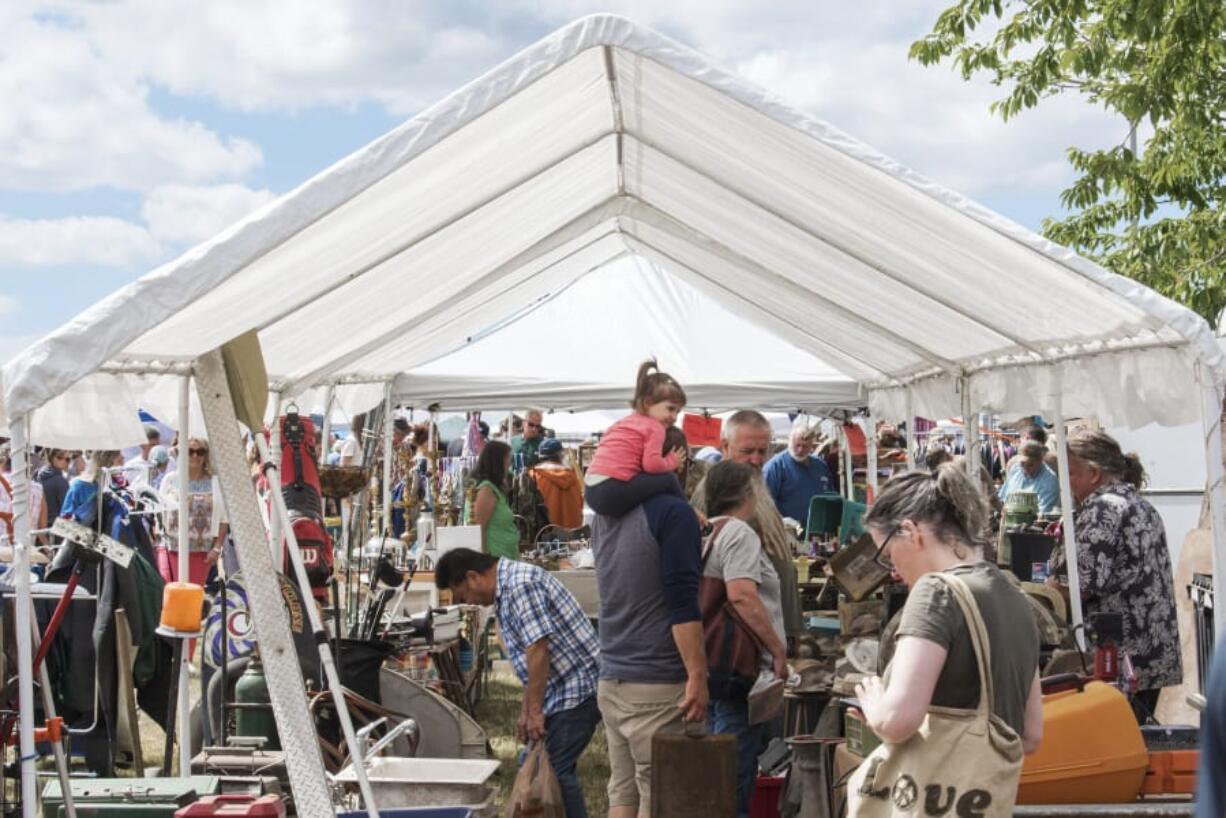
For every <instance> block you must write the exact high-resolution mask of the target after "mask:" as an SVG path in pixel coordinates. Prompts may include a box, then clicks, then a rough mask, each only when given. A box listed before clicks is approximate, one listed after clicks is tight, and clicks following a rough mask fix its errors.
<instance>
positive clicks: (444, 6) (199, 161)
mask: <svg viewBox="0 0 1226 818" xmlns="http://www.w3.org/2000/svg"><path fill="white" fill-rule="evenodd" d="M943 6H944V3H942V2H934V0H876V1H874V0H869V2H867V3H861V4H846V3H843V2H841V0H818V2H804V3H799V2H798V3H771V2H757V3H753V4H750V3H747V2H721V1H720V0H708V2H699V1H698V0H654V1H653V2H645V0H625V1H624V2H611V3H604V4H601V5H595V4H591V3H586V2H582V0H533V1H532V2H528V0H524V1H523V2H519V1H517V0H509V1H508V2H500V3H497V4H489V5H484V4H479V3H472V2H395V1H394V0H367V1H366V2H347V1H346V0H329V1H328V2H305V1H304V2H290V1H289V0H284V1H283V2H282V1H277V2H273V1H271V0H269V1H268V2H236V1H234V0H217V1H216V2H210V3H192V4H185V3H164V2H159V0H114V2H108V3H105V4H95V3H74V2H51V3H39V2H28V3H22V2H17V3H6V4H4V5H3V7H0V29H3V30H5V31H6V32H8V33H9V35H8V36H6V37H5V38H3V41H0V318H3V321H4V324H3V326H4V329H3V331H2V332H0V360H3V359H7V358H8V357H10V356H11V355H12V354H13V353H14V352H16V351H17V350H19V349H20V348H22V347H23V346H25V345H27V344H28V343H30V342H31V341H33V340H34V339H36V338H37V337H38V336H40V335H42V334H44V333H46V332H49V331H51V330H52V329H54V328H55V327H57V326H59V325H60V324H62V323H64V322H65V321H67V320H68V319H69V318H71V317H72V316H73V315H75V314H76V313H78V312H80V311H81V310H82V309H84V308H86V307H87V306H89V305H90V304H92V303H93V302H95V301H97V300H98V299H99V298H101V297H103V296H105V295H106V294H107V293H109V292H111V291H113V290H115V289H116V288H118V287H120V286H122V285H123V284H124V283H126V282H128V281H131V280H133V279H135V278H137V277H139V276H140V275H142V274H144V273H145V272H148V271H149V270H151V269H153V268H154V267H156V266H157V265H158V264H160V263H163V262H165V261H167V260H170V259H173V258H174V257H176V256H177V255H179V254H180V253H182V252H184V251H185V250H187V249H188V248H190V247H191V246H193V245H194V244H196V243H198V242H200V241H203V240H205V239H207V238H208V237H209V236H211V235H213V234H214V233H216V232H217V231H219V230H221V229H223V228H224V227H226V226H227V225H229V224H230V223H232V222H233V221H235V220H237V219H239V218H241V217H242V216H244V215H245V214H246V213H248V212H250V211H251V210H252V209H254V208H256V207H258V206H260V205H262V204H263V203H265V202H267V201H269V200H270V199H271V198H273V197H275V196H276V195H277V194H280V193H284V192H286V191H288V190H290V189H292V188H293V187H295V186H296V185H297V184H299V183H301V182H302V181H304V180H305V179H307V178H309V177H310V176H312V175H313V174H315V173H317V172H318V171H320V170H322V169H324V168H325V167H327V166H328V165H330V164H331V163H333V162H335V161H336V160H338V159H340V158H342V157H343V156H345V155H346V154H348V153H350V152H351V151H353V150H355V149H357V148H359V147H361V146H362V145H364V144H366V143H367V142H369V141H371V140H373V139H374V138H376V137H378V136H379V135H381V134H383V133H384V132H386V131H387V130H389V129H390V128H392V127H394V126H395V125H396V124H398V123H400V122H402V121H403V120H404V119H406V118H408V117H410V116H411V115H412V114H413V113H415V112H416V111H418V110H420V109H421V108H422V107H424V106H425V105H427V104H429V103H430V102H431V101H433V100H435V99H437V98H439V97H440V96H442V95H443V94H445V93H447V92H448V91H450V90H452V89H454V88H456V87H458V86H459V85H461V84H463V83H464V82H467V81H469V80H471V79H473V78H475V77H477V76H479V75H480V74H481V73H483V72H484V71H486V70H488V69H489V68H491V67H493V66H494V65H496V64H497V63H498V62H499V61H501V60H502V59H505V58H506V57H508V56H510V55H512V54H514V53H515V52H516V51H518V50H520V49H521V48H523V47H525V46H527V45H528V44H530V43H531V42H533V41H534V40H536V39H537V38H539V37H540V36H543V35H544V34H546V33H548V32H549V31H551V30H553V29H554V28H556V27H558V26H560V25H563V24H565V23H566V22H568V21H570V20H572V19H574V18H575V17H578V16H581V15H582V14H586V13H591V12H594V11H614V12H617V13H622V14H624V15H626V16H627V17H630V18H631V19H633V20H636V21H637V22H640V23H642V24H644V25H649V26H652V27H654V28H657V29H659V30H661V31H663V32H665V33H667V34H669V35H670V36H673V37H675V38H677V39H679V40H681V41H683V42H685V43H687V44H689V45H691V46H693V47H695V48H697V49H698V50H700V51H702V52H704V53H706V54H708V55H710V56H712V57H714V58H715V59H717V60H719V61H720V62H722V63H723V64H725V65H726V66H728V67H729V68H731V69H732V70H734V71H737V72H739V73H741V74H742V75H744V76H745V77H747V78H748V79H750V80H752V81H755V82H757V83H759V84H760V85H763V86H764V87H767V88H769V89H770V90H772V91H774V92H776V93H777V94H779V95H781V96H783V97H784V98H785V99H787V100H789V101H790V102H792V104H794V105H795V106H796V107H798V108H800V109H802V110H805V111H807V112H809V113H812V114H814V115H816V116H819V117H821V118H823V119H826V120H828V121H830V122H832V123H834V124H836V125H838V126H839V127H840V128H842V129H843V130H845V131H847V132H848V133H851V134H852V135H854V136H856V137H858V138H860V139H862V140H864V141H865V142H868V143H869V144H871V145H874V146H875V147H877V148H879V149H880V150H882V151H883V152H885V153H887V154H888V155H891V156H893V157H894V158H896V159H898V160H899V161H901V162H903V163H904V164H906V165H908V166H910V167H912V168H914V169H915V170H918V171H920V172H921V173H924V174H926V175H928V176H930V177H932V178H934V179H936V180H938V181H940V182H942V183H943V184H945V185H947V186H949V187H952V188H954V189H957V190H960V191H962V192H964V193H966V194H967V195H969V196H970V197H972V198H974V199H977V200H978V201H980V202H982V203H984V204H986V205H987V206H989V207H991V208H993V209H994V210H997V211H998V212H1000V213H1003V214H1004V215H1006V216H1008V217H1010V218H1012V219H1014V220H1015V221H1018V222H1020V223H1022V224H1024V225H1026V226H1028V227H1031V228H1036V229H1037V227H1038V226H1039V223H1040V221H1041V219H1042V218H1043V217H1044V216H1045V215H1051V214H1053V213H1055V212H1056V211H1057V210H1058V207H1059V191H1060V190H1061V189H1062V188H1063V187H1064V186H1065V185H1066V184H1067V183H1068V182H1069V181H1070V180H1071V178H1072V177H1071V173H1070V171H1069V169H1068V167H1067V164H1066V163H1065V161H1064V151H1065V149H1066V148H1067V147H1068V146H1070V145H1074V144H1076V145H1079V146H1083V147H1085V146H1093V145H1098V144H1106V143H1115V142H1118V141H1119V140H1120V139H1121V138H1122V137H1123V134H1124V126H1123V125H1122V124H1121V123H1118V122H1115V121H1113V120H1111V119H1109V118H1107V117H1106V116H1105V115H1103V114H1101V113H1100V112H1097V111H1094V110H1091V109H1089V108H1088V107H1086V106H1084V105H1082V104H1081V103H1080V102H1079V101H1077V100H1074V99H1066V100H1056V101H1054V102H1050V103H1047V104H1045V105H1044V106H1042V107H1041V108H1040V109H1039V110H1037V111H1033V112H1029V113H1027V114H1025V115H1023V116H1022V117H1020V118H1019V119H1018V120H1016V121H1015V122H1013V123H1009V124H1008V125H1005V124H1002V123H1000V122H998V121H996V120H994V119H993V118H992V117H990V116H989V114H988V110H987V106H988V103H989V102H990V101H991V100H992V99H994V98H995V97H996V95H997V94H998V89H994V88H992V87H991V86H990V85H988V84H987V83H984V82H974V83H965V82H963V81H962V80H961V79H960V78H958V77H956V76H954V74H953V72H952V71H951V70H949V69H948V68H947V67H938V68H927V69H926V68H923V67H921V66H919V65H918V64H916V63H913V62H909V61H908V60H907V58H906V53H907V46H908V44H909V43H910V42H911V41H912V40H914V39H915V38H917V37H919V36H922V35H923V34H924V33H925V32H926V30H927V28H928V26H930V25H931V22H932V21H933V20H934V19H935V18H936V15H937V14H938V13H939V11H940V10H941V9H942V8H943Z"/></svg>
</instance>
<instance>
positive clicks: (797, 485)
mask: <svg viewBox="0 0 1226 818" xmlns="http://www.w3.org/2000/svg"><path fill="white" fill-rule="evenodd" d="M815 438H816V432H815V430H814V429H813V427H812V426H810V425H809V424H808V423H807V422H805V421H803V420H798V421H796V424H795V425H794V426H793V427H792V436H791V438H789V440H788V447H787V449H786V450H784V451H782V452H780V453H779V454H777V455H775V456H774V457H772V458H771V459H770V460H769V461H767V464H766V466H764V467H763V469H762V479H763V480H764V481H765V482H766V489H767V491H769V492H770V495H771V498H772V499H773V500H774V501H775V507H776V508H777V509H779V514H780V515H781V516H783V517H791V518H792V519H793V520H795V521H796V522H798V523H800V524H801V525H804V524H805V521H806V520H807V519H808V518H809V501H810V500H812V499H813V495H815V494H829V493H831V492H833V491H834V485H833V483H832V482H831V480H830V469H829V468H827V467H826V463H825V462H824V461H823V460H822V459H821V458H820V457H814V456H813V449H814V443H815V442H816V441H815Z"/></svg>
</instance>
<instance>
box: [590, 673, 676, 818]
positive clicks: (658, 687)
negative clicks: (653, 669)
mask: <svg viewBox="0 0 1226 818" xmlns="http://www.w3.org/2000/svg"><path fill="white" fill-rule="evenodd" d="M683 698H685V685H684V684H640V683H637V682H618V681H612V680H606V679H601V680H600V684H599V685H598V686H597V688H596V701H597V703H598V704H599V705H600V715H601V716H603V717H604V729H605V734H606V735H607V736H608V740H609V806H611V807H635V806H637V807H638V811H639V814H640V815H647V814H650V813H651V737H652V736H654V735H655V734H656V733H657V732H659V731H661V730H665V731H675V732H680V731H681V730H682V729H684V728H683V725H682V722H681V710H680V709H679V708H678V707H677V705H679V704H680V703H681V701H682V699H683Z"/></svg>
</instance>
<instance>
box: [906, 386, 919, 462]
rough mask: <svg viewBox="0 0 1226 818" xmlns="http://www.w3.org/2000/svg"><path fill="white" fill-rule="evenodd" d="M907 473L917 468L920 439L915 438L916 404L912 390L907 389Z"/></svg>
mask: <svg viewBox="0 0 1226 818" xmlns="http://www.w3.org/2000/svg"><path fill="white" fill-rule="evenodd" d="M906 403H907V471H910V470H912V469H914V468H915V447H916V445H917V444H918V443H919V439H918V438H917V437H916V436H915V402H914V396H913V395H912V393H911V389H910V388H908V389H907V398H906Z"/></svg>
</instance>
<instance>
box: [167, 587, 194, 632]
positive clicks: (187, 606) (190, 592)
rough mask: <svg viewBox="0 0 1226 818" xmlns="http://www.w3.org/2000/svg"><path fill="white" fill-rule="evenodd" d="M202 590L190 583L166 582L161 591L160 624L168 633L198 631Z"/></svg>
mask: <svg viewBox="0 0 1226 818" xmlns="http://www.w3.org/2000/svg"><path fill="white" fill-rule="evenodd" d="M203 608H204V589H203V588H201V587H200V586H199V585H195V584H193V583H190V582H168V583H166V587H165V589H164V590H163V591H162V622H161V625H162V627H163V628H165V629H166V630H168V631H175V632H178V633H195V632H196V631H198V630H200V617H201V612H202V611H203Z"/></svg>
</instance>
